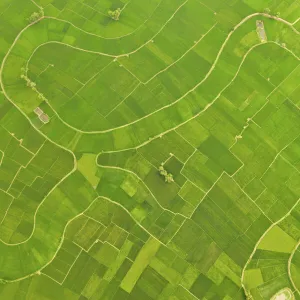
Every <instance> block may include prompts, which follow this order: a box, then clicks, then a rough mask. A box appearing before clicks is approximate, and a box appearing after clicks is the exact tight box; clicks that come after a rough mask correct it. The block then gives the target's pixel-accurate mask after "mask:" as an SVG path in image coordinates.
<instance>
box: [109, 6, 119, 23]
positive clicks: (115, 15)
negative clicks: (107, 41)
mask: <svg viewBox="0 0 300 300" xmlns="http://www.w3.org/2000/svg"><path fill="white" fill-rule="evenodd" d="M108 15H109V16H110V17H111V18H112V19H113V20H115V21H118V20H119V18H120V15H121V8H117V9H116V10H109V11H108Z"/></svg>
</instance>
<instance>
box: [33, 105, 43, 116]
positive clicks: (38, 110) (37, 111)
mask: <svg viewBox="0 0 300 300" xmlns="http://www.w3.org/2000/svg"><path fill="white" fill-rule="evenodd" d="M34 113H35V114H37V115H38V116H40V115H41V114H43V111H42V110H41V109H40V108H39V107H37V108H36V109H34Z"/></svg>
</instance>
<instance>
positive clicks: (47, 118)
mask: <svg viewBox="0 0 300 300" xmlns="http://www.w3.org/2000/svg"><path fill="white" fill-rule="evenodd" d="M39 118H40V120H41V121H42V122H43V123H45V124H46V123H48V122H49V116H48V115H47V114H45V113H42V114H41V115H40V116H39Z"/></svg>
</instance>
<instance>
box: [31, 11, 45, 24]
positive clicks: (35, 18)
mask: <svg viewBox="0 0 300 300" xmlns="http://www.w3.org/2000/svg"><path fill="white" fill-rule="evenodd" d="M42 17H44V11H43V9H40V11H39V12H34V13H32V14H31V16H30V17H29V18H28V19H27V20H28V22H29V23H33V22H36V21H38V20H39V19H41V18H42Z"/></svg>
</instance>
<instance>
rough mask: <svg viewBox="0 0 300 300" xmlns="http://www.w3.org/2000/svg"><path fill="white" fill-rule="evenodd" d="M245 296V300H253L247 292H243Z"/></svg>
mask: <svg viewBox="0 0 300 300" xmlns="http://www.w3.org/2000/svg"><path fill="white" fill-rule="evenodd" d="M245 296H246V299H247V300H253V296H252V295H251V294H250V292H249V291H248V290H245Z"/></svg>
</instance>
